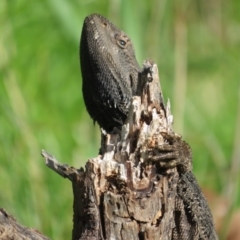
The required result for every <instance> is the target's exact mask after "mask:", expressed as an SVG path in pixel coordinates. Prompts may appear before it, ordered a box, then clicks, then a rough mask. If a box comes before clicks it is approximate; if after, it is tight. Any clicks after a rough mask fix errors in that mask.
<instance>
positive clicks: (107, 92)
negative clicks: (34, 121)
mask: <svg viewBox="0 0 240 240" xmlns="http://www.w3.org/2000/svg"><path fill="white" fill-rule="evenodd" d="M80 62H81V70H82V79H83V84H82V91H83V97H84V101H85V105H86V107H87V111H88V113H89V114H90V116H91V118H92V119H93V120H94V122H95V121H96V122H98V124H99V125H100V127H101V128H103V129H104V130H106V131H107V132H110V131H112V130H113V127H118V128H119V127H121V126H122V125H123V124H124V122H125V120H126V118H127V114H128V109H129V105H130V102H131V98H132V96H133V95H135V94H136V90H137V83H138V74H139V72H140V67H139V65H138V63H137V60H136V58H135V53H134V48H133V45H132V42H131V40H130V38H129V37H128V36H127V35H126V34H125V33H124V32H123V31H121V30H119V29H118V28H117V27H115V26H114V25H113V24H112V23H111V22H110V21H109V20H107V19H106V18H104V17H103V16H101V15H99V14H92V15H89V16H87V17H86V18H85V20H84V24H83V29H82V35H81V42H80Z"/></svg>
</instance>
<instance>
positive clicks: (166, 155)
mask: <svg viewBox="0 0 240 240" xmlns="http://www.w3.org/2000/svg"><path fill="white" fill-rule="evenodd" d="M162 135H163V136H164V139H165V142H166V143H165V144H163V145H158V146H155V147H154V148H153V149H151V153H150V152H149V160H151V161H155V162H157V163H158V164H159V165H160V166H161V167H163V168H166V169H168V168H173V167H176V168H177V170H178V173H179V181H178V184H177V196H176V200H175V211H174V214H175V228H174V229H173V237H172V238H173V239H174V240H176V239H196V240H197V239H208V240H215V239H218V237H217V234H216V232H215V229H214V224H213V218H212V214H211V212H210V209H209V206H208V204H207V201H206V199H205V197H204V195H203V193H202V191H201V189H200V187H199V185H198V183H197V180H196V178H195V177H194V175H193V173H192V151H191V148H190V146H189V145H188V144H187V143H186V142H184V141H183V140H182V138H181V137H179V136H177V135H173V134H162Z"/></svg>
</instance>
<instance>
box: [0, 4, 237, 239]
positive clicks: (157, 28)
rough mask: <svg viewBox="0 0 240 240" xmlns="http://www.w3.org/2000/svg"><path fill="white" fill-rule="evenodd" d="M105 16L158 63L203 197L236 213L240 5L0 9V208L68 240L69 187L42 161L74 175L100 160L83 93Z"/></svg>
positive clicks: (141, 53)
mask: <svg viewBox="0 0 240 240" xmlns="http://www.w3.org/2000/svg"><path fill="white" fill-rule="evenodd" d="M93 12H97V13H101V14H102V15H104V16H105V17H107V18H109V19H110V20H111V21H112V22H113V23H115V25H117V26H119V27H120V28H121V29H123V30H124V31H125V32H126V33H127V34H128V35H129V36H130V37H131V39H132V41H133V43H134V46H135V51H136V55H137V59H138V61H139V63H140V64H142V62H143V60H144V59H147V58H150V59H152V60H154V61H155V62H157V64H158V67H159V72H160V77H161V85H162V88H163V92H164V96H165V100H166V99H167V98H169V99H170V100H171V106H172V110H173V114H174V119H175V123H174V126H175V131H176V132H178V133H180V134H182V135H183V137H184V139H185V140H186V141H187V142H189V143H190V145H191V147H192V149H193V157H194V173H195V175H196V176H197V179H198V181H199V183H200V184H201V186H205V187H208V188H209V189H211V190H214V191H216V192H217V193H219V194H220V195H222V196H224V197H226V199H228V200H229V201H230V205H229V212H230V213H231V212H232V210H234V209H235V208H237V207H238V206H239V205H240V191H239V186H238V185H239V178H240V177H239V164H240V126H239V125H240V90H239V89H240V14H239V12H240V1H238V0H232V1H231V0H229V1H223V0H211V1H188V0H183V1H177V0H175V1H174V0H168V1H167V0H152V1H149V0H141V1H139V0H122V1H121V0H102V1H96V0H76V1H67V0H42V1H24V0H22V1H21V0H19V1H12V0H1V1H0V29H1V30H0V113H1V115H0V187H1V191H0V207H3V208H5V209H6V210H7V211H8V212H9V213H10V214H12V215H14V216H15V217H16V218H17V220H18V221H19V222H20V223H21V224H23V225H26V226H29V227H33V228H37V229H39V230H40V231H41V232H43V233H44V234H45V235H47V236H49V237H50V238H51V239H60V240H61V239H70V236H71V230H72V200H73V197H72V191H71V183H70V182H69V181H68V180H65V179H63V178H61V177H59V176H58V175H57V174H56V173H54V172H53V171H51V170H49V169H48V168H47V167H46V166H45V164H44V160H43V158H42V157H41V156H40V152H41V149H45V150H47V151H49V152H50V153H52V154H54V156H55V157H56V158H57V159H58V160H59V161H61V162H63V163H67V164H69V165H71V166H74V167H80V166H84V164H85V162H86V160H87V159H88V158H90V157H94V156H96V155H97V153H98V149H99V146H100V143H99V142H100V138H99V137H100V136H99V135H100V134H99V129H98V126H95V127H94V125H93V123H92V121H91V119H90V118H89V116H88V114H87V112H86V109H85V106H84V103H83V97H82V92H81V73H80V68H79V53H78V49H79V38H80V34H81V28H82V23H83V20H84V17H85V16H87V15H88V14H90V13H93Z"/></svg>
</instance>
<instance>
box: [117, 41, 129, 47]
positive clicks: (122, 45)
mask: <svg viewBox="0 0 240 240" xmlns="http://www.w3.org/2000/svg"><path fill="white" fill-rule="evenodd" d="M118 44H119V45H120V47H125V46H126V44H127V43H126V42H125V41H123V40H121V39H120V40H118Z"/></svg>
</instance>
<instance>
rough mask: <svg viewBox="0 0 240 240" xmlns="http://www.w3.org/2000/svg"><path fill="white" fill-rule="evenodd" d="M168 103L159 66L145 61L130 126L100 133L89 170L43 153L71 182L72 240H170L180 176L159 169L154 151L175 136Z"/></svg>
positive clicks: (87, 167) (174, 170)
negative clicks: (98, 149) (61, 161)
mask: <svg viewBox="0 0 240 240" xmlns="http://www.w3.org/2000/svg"><path fill="white" fill-rule="evenodd" d="M172 124H173V116H172V115H171V112H170V103H169V102H168V103H167V104H166V105H165V104H164V102H163V94H162V91H161V87H160V83H159V77H158V68H157V65H156V64H154V63H151V62H149V61H146V62H145V63H144V67H143V72H142V73H141V76H140V81H139V87H138V96H134V97H133V99H132V103H131V106H130V111H129V115H128V119H127V121H126V124H125V125H124V126H123V127H122V129H121V131H120V130H119V129H114V131H113V132H112V133H111V134H106V133H105V132H104V130H102V140H101V148H100V154H99V155H98V156H97V157H96V158H93V159H89V160H88V161H87V163H86V167H85V170H84V169H83V168H81V169H75V168H73V167H69V166H67V165H64V164H61V163H59V162H58V161H57V160H56V159H55V158H54V157H53V156H51V155H50V154H48V153H47V152H45V151H44V150H43V151H42V155H43V156H44V158H45V160H46V165H47V166H48V167H50V168H51V169H53V170H54V171H56V172H57V173H58V174H60V175H61V176H62V177H65V178H68V179H69V180H71V181H72V186H73V194H74V203H73V210H74V216H73V232H72V239H73V240H77V239H84V240H86V239H116V240H123V239H149V240H150V239H151V240H155V239H158V240H159V239H166V240H167V239H172V229H173V228H174V227H175V223H174V216H173V212H174V205H175V196H176V186H177V182H178V178H179V176H178V172H177V170H176V168H171V169H165V168H162V167H161V166H160V165H159V164H156V162H155V161H154V159H155V158H156V156H157V153H153V149H154V147H155V146H160V145H162V144H164V143H165V140H164V135H165V134H174V132H173V130H172Z"/></svg>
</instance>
